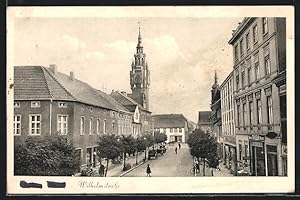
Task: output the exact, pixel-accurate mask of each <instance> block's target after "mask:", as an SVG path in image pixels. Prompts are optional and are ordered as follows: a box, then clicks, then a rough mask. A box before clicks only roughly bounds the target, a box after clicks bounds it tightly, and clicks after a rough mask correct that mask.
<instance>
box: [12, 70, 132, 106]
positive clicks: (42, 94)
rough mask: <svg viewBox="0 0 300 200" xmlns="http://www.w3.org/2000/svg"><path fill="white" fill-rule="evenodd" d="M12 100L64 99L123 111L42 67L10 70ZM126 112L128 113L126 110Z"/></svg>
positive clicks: (95, 92) (104, 97) (81, 84)
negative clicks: (12, 80) (12, 88)
mask: <svg viewBox="0 0 300 200" xmlns="http://www.w3.org/2000/svg"><path fill="white" fill-rule="evenodd" d="M14 76H15V77H14V85H15V93H14V96H15V99H16V100H44V99H51V98H52V99H53V100H65V101H77V102H81V103H85V104H88V105H93V106H97V107H101V108H106V109H110V110H116V111H120V110H121V111H124V112H125V111H127V110H126V109H125V108H124V107H123V106H122V105H119V104H118V103H117V102H116V101H114V100H113V98H111V97H110V96H109V95H108V94H106V93H104V92H101V91H99V90H97V89H95V88H93V87H91V86H90V85H89V84H87V83H85V82H82V81H80V80H78V79H75V78H74V79H71V78H70V76H67V75H65V74H63V73H60V72H56V73H53V72H52V71H51V70H50V69H49V68H47V67H43V66H16V67H15V68H14ZM127 112H128V111H127Z"/></svg>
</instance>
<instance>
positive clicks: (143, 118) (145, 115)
mask: <svg viewBox="0 0 300 200" xmlns="http://www.w3.org/2000/svg"><path fill="white" fill-rule="evenodd" d="M110 95H111V97H113V98H114V99H115V100H116V101H117V102H119V103H120V104H121V105H122V106H124V107H125V108H126V109H127V110H128V111H129V112H131V113H132V115H133V121H132V133H133V136H135V137H137V136H138V135H141V134H146V133H152V131H153V130H152V119H151V112H150V111H148V110H147V109H146V108H144V107H143V106H142V105H140V104H139V103H138V102H136V101H135V100H133V99H132V98H131V97H129V96H128V94H127V93H126V92H119V91H112V93H111V94H110Z"/></svg>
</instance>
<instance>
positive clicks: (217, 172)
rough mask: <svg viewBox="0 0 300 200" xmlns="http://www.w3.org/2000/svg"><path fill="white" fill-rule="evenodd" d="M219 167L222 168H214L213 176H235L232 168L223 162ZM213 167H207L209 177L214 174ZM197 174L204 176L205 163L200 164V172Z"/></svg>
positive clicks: (206, 172) (206, 174) (206, 171)
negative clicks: (231, 170) (231, 171)
mask: <svg viewBox="0 0 300 200" xmlns="http://www.w3.org/2000/svg"><path fill="white" fill-rule="evenodd" d="M219 168H220V169H221V170H217V169H213V174H214V175H213V176H215V177H231V176H234V175H233V174H231V173H230V170H229V169H227V168H226V167H225V166H224V165H223V163H220V164H219ZM211 170H212V169H211V168H209V167H205V176H206V177H208V176H212V174H211ZM197 176H203V165H200V173H199V174H197Z"/></svg>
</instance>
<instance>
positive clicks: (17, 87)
mask: <svg viewBox="0 0 300 200" xmlns="http://www.w3.org/2000/svg"><path fill="white" fill-rule="evenodd" d="M132 118H133V116H132V113H131V112H129V111H128V110H127V109H126V108H125V107H123V106H122V105H120V104H118V103H117V102H116V101H115V100H114V99H113V98H112V97H111V96H109V95H108V94H106V93H104V92H101V91H99V90H96V89H94V88H92V87H91V86H90V85H88V84H87V83H84V82H82V81H80V80H78V79H76V78H75V76H74V73H73V72H71V73H70V76H68V75H65V74H63V73H60V72H58V71H57V67H56V66H55V65H51V66H50V68H48V67H43V66H16V67H15V68H14V142H15V143H20V142H24V141H25V139H26V138H27V137H43V136H46V135H53V134H62V135H68V136H69V137H70V139H71V140H72V141H73V143H74V145H75V147H77V150H78V153H80V155H81V163H82V165H86V164H92V165H94V166H95V165H96V164H97V163H98V159H97V158H96V154H95V151H96V146H97V137H98V136H99V135H101V134H110V133H116V134H120V133H123V134H131V132H132V130H131V127H132V125H131V124H132Z"/></svg>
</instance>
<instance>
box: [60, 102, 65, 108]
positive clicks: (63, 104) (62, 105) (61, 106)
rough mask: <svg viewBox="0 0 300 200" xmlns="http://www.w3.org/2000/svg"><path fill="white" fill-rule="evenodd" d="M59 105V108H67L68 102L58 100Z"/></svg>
mask: <svg viewBox="0 0 300 200" xmlns="http://www.w3.org/2000/svg"><path fill="white" fill-rule="evenodd" d="M58 107H59V108H66V107H67V103H66V102H58Z"/></svg>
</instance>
